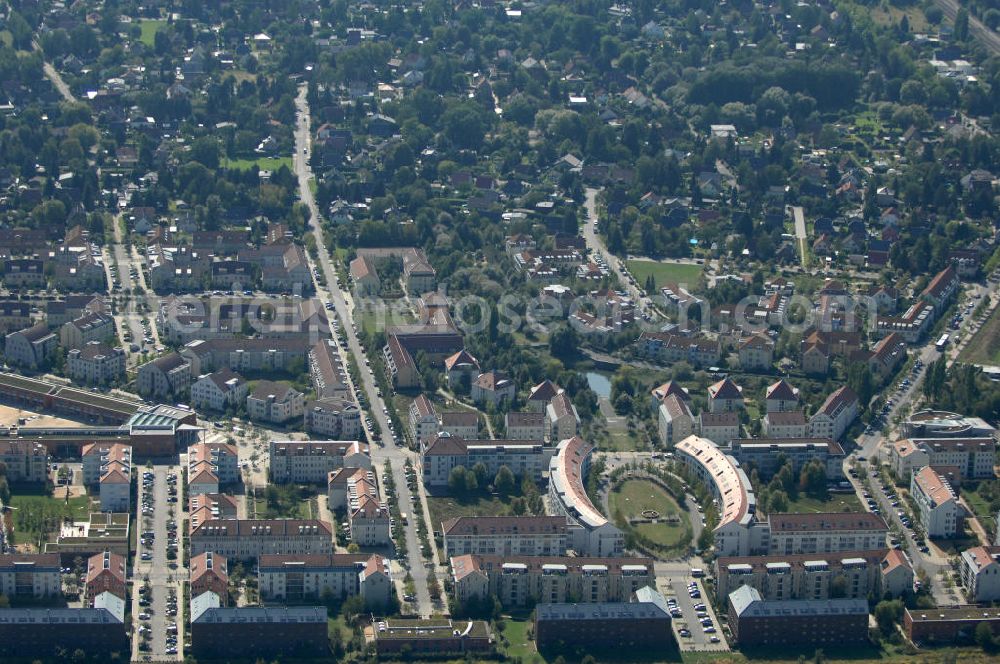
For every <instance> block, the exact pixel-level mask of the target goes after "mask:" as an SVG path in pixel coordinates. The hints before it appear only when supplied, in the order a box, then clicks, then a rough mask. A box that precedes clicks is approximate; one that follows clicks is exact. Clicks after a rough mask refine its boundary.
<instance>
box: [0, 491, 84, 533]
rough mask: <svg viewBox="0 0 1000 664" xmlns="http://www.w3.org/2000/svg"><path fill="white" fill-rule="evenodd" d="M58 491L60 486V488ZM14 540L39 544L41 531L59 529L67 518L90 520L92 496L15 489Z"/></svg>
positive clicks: (12, 504) (46, 531)
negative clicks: (41, 493)
mask: <svg viewBox="0 0 1000 664" xmlns="http://www.w3.org/2000/svg"><path fill="white" fill-rule="evenodd" d="M57 491H58V490H57ZM10 508H11V513H12V515H13V522H14V541H15V542H16V543H18V544H38V542H39V538H40V537H41V535H42V534H43V533H44V534H48V533H54V532H57V531H58V530H59V528H60V526H61V525H62V522H63V520H64V519H72V520H74V521H86V520H87V516H88V515H89V514H90V509H91V504H90V498H89V497H88V496H77V497H75V498H69V499H68V500H67V499H66V498H64V497H56V496H50V495H39V494H26V493H23V492H21V493H15V494H14V495H12V496H11V497H10Z"/></svg>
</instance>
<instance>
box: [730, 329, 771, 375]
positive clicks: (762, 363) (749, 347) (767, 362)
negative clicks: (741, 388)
mask: <svg viewBox="0 0 1000 664" xmlns="http://www.w3.org/2000/svg"><path fill="white" fill-rule="evenodd" d="M739 357H740V368H741V369H742V370H743V371H765V370H767V369H769V368H770V367H771V363H772V362H774V342H773V341H771V340H770V339H768V338H767V337H764V336H761V335H759V334H753V335H750V336H749V337H747V338H746V339H744V340H743V341H742V342H740V347H739Z"/></svg>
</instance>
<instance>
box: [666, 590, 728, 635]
mask: <svg viewBox="0 0 1000 664" xmlns="http://www.w3.org/2000/svg"><path fill="white" fill-rule="evenodd" d="M692 581H694V582H695V583H697V584H698V589H699V590H700V591H701V597H700V598H697V599H692V598H691V596H690V594H689V593H688V583H690V582H692ZM668 592H669V593H670V595H669V596H668V597H670V596H672V597H675V598H676V599H677V606H678V607H680V609H681V613H683V614H684V617H683V618H676V619H674V621H673V624H674V626H675V629H678V630H679V629H680V628H681V627H687V628H688V629H689V630H690V631H691V636H680V635H679V634H677V643H678V644H680V648H681V650H701V651H706V650H714V651H724V650H729V646H728V645H726V640H725V636H724V635H723V633H722V628H721V625H720V623H719V619H718V617H717V616H716V615H715V611H713V610H712V604H711V602H709V601H708V597H707V596H706V595H705V588H704V586H702V584H701V582H700V581H699V580H697V579H694V578H692V577H691V576H690V574H687V573H686V572H685V573H684V575H683V576H682V577H680V578H678V575H676V574H674V575H671V578H670V583H669V586H668ZM695 604H704V605H705V612H706V613H707V614H708V617H709V618H711V619H712V626H713V627H715V633H714V634H706V633H705V632H704V631H703V630H704V628H703V627H702V624H701V619H700V618H698V615H697V611H696V610H695V608H694V605H695ZM712 636H717V637H719V643H712V642H711V637H712Z"/></svg>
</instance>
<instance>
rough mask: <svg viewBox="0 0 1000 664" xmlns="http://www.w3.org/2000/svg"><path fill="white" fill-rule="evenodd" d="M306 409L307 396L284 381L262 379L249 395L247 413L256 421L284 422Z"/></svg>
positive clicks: (299, 414)
mask: <svg viewBox="0 0 1000 664" xmlns="http://www.w3.org/2000/svg"><path fill="white" fill-rule="evenodd" d="M304 411H305V396H304V395H303V394H302V393H301V392H299V391H298V390H295V389H293V388H292V387H291V386H289V385H285V384H283V383H275V382H273V381H270V380H262V381H260V382H259V383H257V387H256V388H255V389H254V391H253V393H252V394H251V395H250V396H248V397H247V415H248V416H249V418H250V419H251V420H253V421H254V422H270V423H272V424H284V423H285V422H287V421H288V420H290V419H293V418H295V417H301V416H302V414H303V412H304Z"/></svg>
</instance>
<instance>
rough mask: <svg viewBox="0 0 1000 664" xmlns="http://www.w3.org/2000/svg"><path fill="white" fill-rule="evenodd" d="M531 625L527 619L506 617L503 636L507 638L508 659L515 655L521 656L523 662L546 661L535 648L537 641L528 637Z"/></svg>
mask: <svg viewBox="0 0 1000 664" xmlns="http://www.w3.org/2000/svg"><path fill="white" fill-rule="evenodd" d="M530 625H531V623H530V622H528V621H527V620H513V619H511V618H505V619H504V629H503V632H502V633H503V636H504V638H505V639H507V644H508V645H507V649H506V653H507V659H513V658H514V657H519V658H521V661H523V662H531V661H539V662H540V661H544V660H543V659H542V656H541V655H539V654H538V652H537V651H536V650H535V642H534V641H531V640H530V639H528V627H529V626H530Z"/></svg>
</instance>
